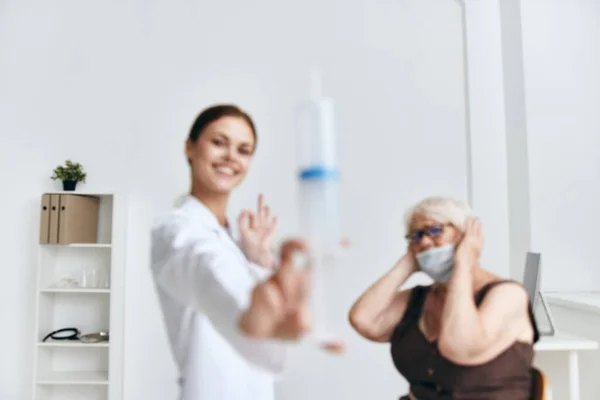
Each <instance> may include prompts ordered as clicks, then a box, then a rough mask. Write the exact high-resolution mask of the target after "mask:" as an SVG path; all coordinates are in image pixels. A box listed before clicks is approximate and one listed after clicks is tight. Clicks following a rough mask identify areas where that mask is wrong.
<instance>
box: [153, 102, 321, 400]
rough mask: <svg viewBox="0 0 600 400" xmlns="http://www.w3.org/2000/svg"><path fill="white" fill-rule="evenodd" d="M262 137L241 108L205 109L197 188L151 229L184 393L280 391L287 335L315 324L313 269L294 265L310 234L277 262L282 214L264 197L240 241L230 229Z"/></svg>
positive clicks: (232, 399) (191, 397)
mask: <svg viewBox="0 0 600 400" xmlns="http://www.w3.org/2000/svg"><path fill="white" fill-rule="evenodd" d="M256 144H257V135H256V129H255V126H254V123H253V121H252V119H251V118H250V116H249V115H248V114H246V113H245V112H244V111H242V110H241V109H239V108H238V107H236V106H234V105H216V106H213V107H210V108H207V109H206V110H204V111H202V112H201V113H200V114H199V115H198V117H197V118H196V120H195V122H194V124H193V125H192V128H191V130H190V133H189V136H188V138H187V140H186V143H185V155H186V158H187V160H188V163H189V165H190V174H191V189H190V193H189V194H188V195H186V196H184V197H183V198H182V199H181V200H180V201H179V202H178V204H177V205H176V206H175V207H174V208H173V209H172V210H170V211H168V212H167V213H166V214H165V215H164V216H162V217H160V218H158V219H157V221H156V222H155V224H154V226H153V229H152V256H151V267H152V272H153V276H154V281H155V285H156V288H157V292H158V295H159V299H160V304H161V307H162V311H163V316H164V320H165V324H166V329H167V333H168V335H169V340H170V343H171V347H172V351H173V355H174V357H175V360H176V362H177V365H178V367H179V372H180V379H179V384H180V390H181V395H180V398H184V399H186V400H207V399H222V400H246V399H247V400H250V399H252V400H254V399H262V400H270V399H272V398H273V391H274V376H273V375H274V374H278V373H280V372H281V371H282V369H283V366H284V361H285V353H286V346H285V344H284V343H283V341H285V340H295V339H297V338H299V337H300V336H301V335H302V334H303V333H305V332H306V331H307V330H308V328H309V315H308V311H307V310H308V307H307V304H306V296H305V292H306V285H307V282H308V280H307V277H306V271H299V270H296V269H294V268H293V266H292V265H291V260H292V254H293V252H295V251H305V250H306V247H305V245H304V243H303V242H301V241H295V240H293V241H287V242H285V243H283V245H282V247H281V250H280V254H281V259H280V260H279V266H278V267H277V268H275V264H276V262H275V260H274V255H273V251H272V249H273V238H274V232H275V229H276V222H277V221H276V219H275V218H274V217H272V216H271V215H270V212H269V208H268V207H267V206H266V205H265V204H264V202H263V198H262V196H259V200H258V210H257V211H256V212H251V211H245V212H243V213H242V214H241V215H240V221H239V222H240V233H241V244H240V245H239V246H238V244H237V243H236V242H235V241H234V240H233V239H232V237H231V232H230V226H229V223H228V221H227V216H226V215H227V203H228V200H229V196H230V195H231V192H232V191H233V190H234V189H235V188H237V187H238V186H239V185H240V184H241V183H242V182H243V180H244V178H245V177H246V174H247V172H248V169H249V167H250V164H251V161H252V158H253V156H254V153H255V149H256ZM273 339H276V340H273ZM257 367H258V368H257Z"/></svg>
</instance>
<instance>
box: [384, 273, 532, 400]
mask: <svg viewBox="0 0 600 400" xmlns="http://www.w3.org/2000/svg"><path fill="white" fill-rule="evenodd" d="M503 282H510V281H496V282H492V283H489V284H487V285H486V286H484V287H483V288H481V289H480V290H479V291H478V292H477V293H476V294H475V303H476V304H477V306H479V305H480V304H481V302H482V301H483V298H484V296H485V295H486V293H488V292H489V291H490V290H491V289H492V288H493V287H494V286H495V285H497V284H499V283H503ZM430 288H431V286H416V287H415V288H413V289H412V294H411V298H410V300H409V304H408V306H407V308H406V312H405V314H404V316H403V317H402V320H401V321H400V323H399V324H398V326H397V327H396V328H395V330H394V333H393V334H392V337H391V340H390V342H391V353H392V360H393V361H394V365H395V366H396V369H397V370H398V371H399V372H400V374H401V375H402V376H404V378H405V379H406V380H407V381H408V382H409V384H410V391H411V393H412V394H413V396H415V397H416V398H417V399H418V400H451V399H452V400H454V399H457V400H458V399H461V400H475V399H476V400H507V399H510V400H529V399H531V382H532V374H531V369H532V362H533V354H534V352H533V345H532V344H529V343H524V342H515V343H514V344H513V345H512V346H510V347H509V348H508V349H506V350H505V351H504V352H502V353H501V354H500V355H498V356H497V357H496V358H495V359H493V360H491V361H489V362H487V363H485V364H481V365H477V366H461V365H457V364H454V363H452V362H451V361H449V360H447V359H446V358H444V357H443V356H441V355H440V354H439V352H438V349H437V342H435V341H434V342H429V341H427V339H426V338H425V336H424V335H423V333H422V332H421V330H420V329H419V325H418V321H419V317H420V316H421V311H422V309H423V304H424V302H425V297H426V295H427V293H428V291H429V289H430ZM529 318H530V320H531V324H532V326H533V330H534V343H535V342H537V341H538V339H539V333H538V329H537V325H536V323H535V319H534V317H533V312H532V308H531V305H530V306H529ZM407 398H408V397H407Z"/></svg>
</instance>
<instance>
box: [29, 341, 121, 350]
mask: <svg viewBox="0 0 600 400" xmlns="http://www.w3.org/2000/svg"><path fill="white" fill-rule="evenodd" d="M37 345H38V347H61V348H66V347H71V348H78V347H81V348H88V347H89V348H103V347H105V348H106V347H109V346H110V342H100V343H83V342H77V341H67V340H55V341H50V340H47V341H45V342H38V344H37Z"/></svg>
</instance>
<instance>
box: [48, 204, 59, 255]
mask: <svg viewBox="0 0 600 400" xmlns="http://www.w3.org/2000/svg"><path fill="white" fill-rule="evenodd" d="M49 196H50V226H49V229H48V231H49V234H48V244H58V212H59V207H60V195H58V194H51V195H49Z"/></svg>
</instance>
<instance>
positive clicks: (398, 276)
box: [350, 257, 413, 325]
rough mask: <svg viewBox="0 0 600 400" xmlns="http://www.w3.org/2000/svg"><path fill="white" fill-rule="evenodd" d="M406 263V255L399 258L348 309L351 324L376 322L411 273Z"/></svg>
mask: <svg viewBox="0 0 600 400" xmlns="http://www.w3.org/2000/svg"><path fill="white" fill-rule="evenodd" d="M408 263H409V261H408V260H407V259H406V257H403V258H402V259H400V260H399V261H398V262H397V263H396V264H394V266H393V267H392V268H391V270H390V271H388V273H387V274H385V275H384V276H382V277H381V278H379V279H378V280H377V281H376V282H375V283H374V284H372V285H371V286H370V287H369V288H368V289H367V290H366V291H365V292H364V293H363V294H362V295H361V296H360V297H359V298H358V300H357V301H356V302H355V303H354V305H353V306H352V308H351V310H350V320H351V322H352V324H353V325H355V324H356V325H365V324H373V323H376V322H377V320H378V318H379V317H380V316H381V315H382V313H383V312H384V311H386V309H387V308H388V307H389V306H390V304H391V303H392V301H393V300H394V298H395V297H396V295H397V293H398V288H399V287H400V286H402V284H403V283H404V282H406V280H407V279H408V277H409V276H410V275H411V274H412V273H413V268H411V266H410V265H408Z"/></svg>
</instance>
